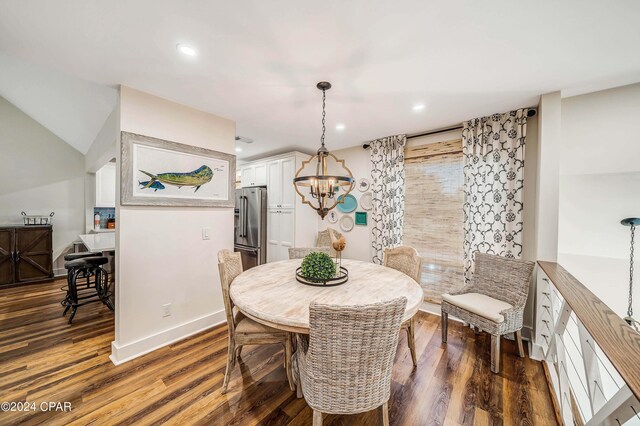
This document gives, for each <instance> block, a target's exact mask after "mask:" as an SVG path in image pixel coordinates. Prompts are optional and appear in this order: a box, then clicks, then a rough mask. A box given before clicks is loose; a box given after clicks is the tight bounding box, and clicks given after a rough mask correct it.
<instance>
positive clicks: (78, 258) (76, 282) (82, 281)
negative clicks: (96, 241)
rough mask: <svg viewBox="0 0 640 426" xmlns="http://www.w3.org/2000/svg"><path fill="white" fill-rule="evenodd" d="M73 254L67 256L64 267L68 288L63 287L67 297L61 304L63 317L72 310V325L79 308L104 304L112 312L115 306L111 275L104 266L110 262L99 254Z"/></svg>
mask: <svg viewBox="0 0 640 426" xmlns="http://www.w3.org/2000/svg"><path fill="white" fill-rule="evenodd" d="M96 254H97V253H91V252H85V253H72V254H69V255H66V256H65V260H67V262H65V264H64V267H65V268H66V269H67V286H66V287H62V290H64V291H66V296H65V298H64V300H63V301H62V302H61V304H62V306H64V307H65V309H64V312H63V313H62V316H65V315H66V314H67V312H68V311H69V309H71V316H70V317H69V324H71V323H72V321H73V317H74V316H75V315H76V312H77V310H78V307H79V306H82V305H86V304H88V303H93V302H102V303H104V304H105V305H106V306H107V307H108V308H109V309H111V310H112V311H113V310H114V307H113V304H112V303H111V300H110V299H109V296H110V295H111V293H110V292H109V288H108V285H109V274H108V272H107V271H105V270H104V269H103V267H102V265H105V264H106V263H107V262H108V261H109V260H108V259H107V258H106V257H104V256H100V254H99V253H98V254H97V255H96Z"/></svg>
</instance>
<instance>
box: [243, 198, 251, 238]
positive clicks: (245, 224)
mask: <svg viewBox="0 0 640 426" xmlns="http://www.w3.org/2000/svg"><path fill="white" fill-rule="evenodd" d="M247 210H249V198H248V197H247V196H246V195H245V196H244V222H243V224H242V226H243V229H244V236H245V237H246V236H247V228H248V227H249V224H248V222H249V215H248V214H247Z"/></svg>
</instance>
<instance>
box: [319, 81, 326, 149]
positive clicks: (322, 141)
mask: <svg viewBox="0 0 640 426" xmlns="http://www.w3.org/2000/svg"><path fill="white" fill-rule="evenodd" d="M326 99H327V95H326V90H325V89H322V137H321V138H320V142H321V143H322V147H323V148H324V132H325V130H326V127H325V116H326V112H325V110H324V106H325V101H326Z"/></svg>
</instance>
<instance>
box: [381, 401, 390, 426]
mask: <svg viewBox="0 0 640 426" xmlns="http://www.w3.org/2000/svg"><path fill="white" fill-rule="evenodd" d="M382 424H383V425H384V426H389V401H387V402H385V403H384V404H382Z"/></svg>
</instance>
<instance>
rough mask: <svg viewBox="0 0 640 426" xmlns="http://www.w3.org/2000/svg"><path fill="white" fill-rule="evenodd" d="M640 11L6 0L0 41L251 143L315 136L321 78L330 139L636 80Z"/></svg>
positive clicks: (617, 7) (401, 129)
mask: <svg viewBox="0 0 640 426" xmlns="http://www.w3.org/2000/svg"><path fill="white" fill-rule="evenodd" d="M639 21H640V2H638V1H636V0H615V1H600V0H564V1H561V2H558V1H552V0H544V1H540V0H529V1H520V0H519V1H514V0H484V1H477V0H467V1H446V2H445V1H435V0H431V1H425V0H396V1H365V0H358V1H355V0H352V1H339V0H325V1H322V2H318V1H314V2H311V1H307V2H302V1H299V0H270V1H264V0H262V1H259V0H256V1H195V0H192V1H171V0H130V1H126V2H125V1H117V2H104V1H91V0H76V1H70V0H58V1H55V2H52V1H47V0H39V1H38V0H31V1H28V2H27V1H24V0H4V1H3V3H2V13H1V14H0V52H3V53H5V54H7V55H11V56H14V57H18V58H21V59H22V60H25V61H28V62H31V63H34V64H38V65H40V66H44V67H50V68H54V69H57V70H60V71H63V72H65V73H68V74H71V75H74V76H76V77H79V78H81V79H84V80H89V81H93V82H97V83H100V84H104V85H116V84H120V83H121V84H125V85H128V86H131V87H134V88H137V89H140V90H144V91H148V92H150V93H153V94H156V95H159V96H163V97H165V98H168V99H172V100H175V101H178V102H181V103H184V104H187V105H190V106H193V107H196V108H199V109H202V110H205V111H209V112H212V113H215V114H218V115H221V116H224V117H228V118H231V119H234V120H235V121H236V122H237V132H238V134H240V135H243V136H247V137H249V138H252V139H254V140H255V142H254V143H253V144H252V145H242V147H243V149H244V151H243V152H242V154H241V157H248V156H254V155H257V154H263V153H267V152H274V151H282V150H285V149H291V148H297V149H303V150H306V151H310V150H315V148H316V147H317V144H318V140H319V136H320V93H319V92H318V90H317V89H316V88H315V84H316V82H317V81H320V80H328V81H330V82H331V83H332V84H333V89H331V90H330V91H329V92H328V93H327V96H328V100H327V109H328V112H327V120H328V136H327V146H328V147H329V149H336V148H342V147H347V146H353V145H356V144H359V143H361V142H363V141H367V140H370V139H374V138H377V137H382V136H386V135H389V134H396V133H413V132H419V131H422V130H428V129H434V128H439V127H443V126H448V125H452V124H456V123H459V122H461V121H462V120H465V119H468V118H472V117H477V116H481V115H486V114H490V113H493V112H502V111H506V110H509V109H511V108H516V107H524V106H531V105H536V104H537V102H538V98H539V95H540V94H542V93H547V92H551V91H556V90H562V91H563V95H564V96H570V95H574V94H579V93H583V92H588V91H593V90H598V89H603V88H608V87H613V86H619V85H623V84H629V83H633V82H637V81H640V54H638V46H639V45H640V25H638V22H639ZM180 42H184V43H189V44H191V45H193V46H194V47H195V48H196V49H197V50H198V51H199V55H198V57H197V58H195V59H193V58H188V57H185V56H182V55H180V54H178V53H177V52H176V49H175V46H176V44H177V43H180ZM52 75H53V73H52ZM13 77H14V78H16V79H18V80H19V79H20V78H21V75H14V76H13ZM55 83H56V81H55V80H52V81H51V84H55ZM5 86H6V84H5ZM1 90H5V89H4V88H3V89H1ZM9 100H10V101H12V102H14V100H11V99H9ZM416 103H424V104H425V105H426V108H425V109H424V110H423V111H421V112H414V111H413V110H412V106H413V105H414V104H416ZM18 106H20V105H18ZM25 111H26V110H25ZM27 112H28V111H27ZM338 122H340V123H344V124H345V126H346V129H345V130H344V131H343V132H337V131H336V130H335V124H336V123H338ZM65 126H70V127H72V126H73V125H72V124H69V123H68V120H67V124H65ZM69 132H71V129H69ZM69 138H70V139H72V140H73V138H71V137H69ZM65 140H69V139H68V138H65ZM70 142H71V141H70Z"/></svg>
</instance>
